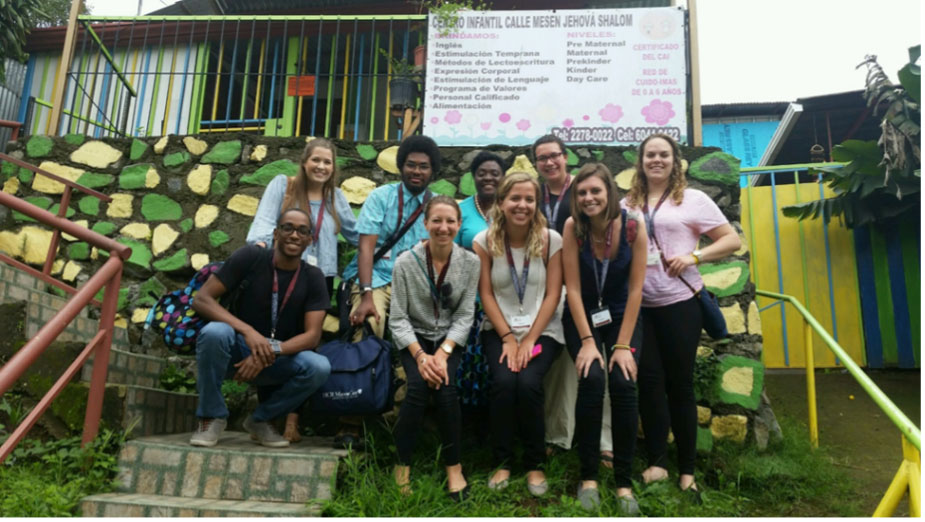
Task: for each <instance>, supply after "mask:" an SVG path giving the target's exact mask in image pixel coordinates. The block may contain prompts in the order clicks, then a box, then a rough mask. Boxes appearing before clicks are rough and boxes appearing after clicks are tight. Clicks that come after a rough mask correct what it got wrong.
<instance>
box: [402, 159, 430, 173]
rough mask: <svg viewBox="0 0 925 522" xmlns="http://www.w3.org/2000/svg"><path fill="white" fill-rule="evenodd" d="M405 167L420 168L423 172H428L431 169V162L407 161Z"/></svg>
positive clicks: (410, 168) (409, 168)
mask: <svg viewBox="0 0 925 522" xmlns="http://www.w3.org/2000/svg"><path fill="white" fill-rule="evenodd" d="M405 168H406V169H408V170H419V171H421V172H427V171H429V170H430V163H415V162H413V161H406V162H405Z"/></svg>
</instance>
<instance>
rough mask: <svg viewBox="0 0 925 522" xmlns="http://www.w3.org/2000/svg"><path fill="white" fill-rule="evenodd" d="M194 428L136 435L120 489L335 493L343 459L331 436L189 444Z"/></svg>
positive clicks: (289, 497) (251, 495)
mask: <svg viewBox="0 0 925 522" xmlns="http://www.w3.org/2000/svg"><path fill="white" fill-rule="evenodd" d="M190 435H191V431H190V432H187V433H177V434H174V435H161V436H153V437H143V438H139V439H135V440H131V441H129V442H127V443H126V445H125V446H124V447H123V448H122V453H121V454H120V455H119V468H120V471H119V476H118V482H119V484H120V487H119V489H120V491H121V492H125V493H137V494H145V495H163V496H179V497H183V498H201V499H221V500H248V501H266V502H283V503H305V502H308V501H310V500H326V499H330V498H331V494H332V491H333V489H334V485H335V480H336V478H337V463H338V459H339V458H340V457H342V456H344V455H346V454H347V452H346V451H345V450H335V449H332V448H331V442H332V440H331V439H330V438H326V437H308V438H305V439H303V440H302V442H299V443H297V444H293V445H292V446H290V447H288V448H278V449H274V448H265V447H263V446H260V445H258V444H257V443H255V442H253V441H251V440H250V436H249V435H248V434H246V433H243V432H234V431H226V432H225V433H224V434H223V435H222V438H221V439H220V440H219V443H218V445H216V446H215V447H212V448H200V447H194V446H190V445H189V438H190Z"/></svg>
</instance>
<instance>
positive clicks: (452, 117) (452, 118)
mask: <svg viewBox="0 0 925 522" xmlns="http://www.w3.org/2000/svg"><path fill="white" fill-rule="evenodd" d="M443 120H444V121H446V122H447V123H449V124H450V125H456V124H457V123H459V122H460V121H462V114H460V112H459V111H457V110H452V111H446V116H444V117H443Z"/></svg>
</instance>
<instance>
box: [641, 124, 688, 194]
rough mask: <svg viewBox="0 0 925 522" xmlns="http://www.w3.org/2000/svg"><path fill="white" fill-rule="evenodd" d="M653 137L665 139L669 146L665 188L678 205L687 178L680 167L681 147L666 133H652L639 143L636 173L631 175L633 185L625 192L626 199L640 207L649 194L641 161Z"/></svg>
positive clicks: (685, 186)
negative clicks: (670, 163) (668, 166)
mask: <svg viewBox="0 0 925 522" xmlns="http://www.w3.org/2000/svg"><path fill="white" fill-rule="evenodd" d="M655 138H661V139H663V140H665V141H666V142H667V143H668V146H669V147H671V155H672V165H671V174H669V175H668V188H667V189H666V190H667V191H668V194H669V195H670V196H671V200H672V201H674V204H675V205H680V204H681V202H682V201H684V189H686V188H687V178H686V177H685V176H684V170H683V169H682V168H681V147H679V146H678V142H676V141H675V140H674V138H672V137H671V136H669V135H667V134H652V135H650V136H649V137H647V138H646V139H644V140H642V143H640V144H639V152H638V154H637V156H636V174H635V175H634V176H633V185H632V187H630V191H629V192H628V193H627V194H626V201H627V203H629V206H631V207H633V208H642V207H643V206H644V205H645V204H646V198H647V197H648V196H649V184H648V182H647V180H646V174H645V172H644V171H643V170H642V161H643V157H644V156H645V151H646V144H647V143H649V142H650V141H651V140H653V139H655Z"/></svg>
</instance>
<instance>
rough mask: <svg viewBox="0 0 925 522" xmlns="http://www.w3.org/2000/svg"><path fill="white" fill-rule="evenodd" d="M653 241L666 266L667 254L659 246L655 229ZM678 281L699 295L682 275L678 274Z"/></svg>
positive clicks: (653, 228) (653, 230) (663, 264)
mask: <svg viewBox="0 0 925 522" xmlns="http://www.w3.org/2000/svg"><path fill="white" fill-rule="evenodd" d="M652 240H653V241H654V242H655V248H657V249H658V255H659V257H661V261H662V266H665V264H666V261H665V253H664V252H662V247H661V246H660V245H659V244H658V236H656V235H655V227H652ZM678 279H680V280H681V282H682V283H684V286H686V287H687V288H688V289H690V291H691V292H693V293H694V295H697V293H698V292H697V290H694V287H693V286H691V284H690V283H688V282H687V281H686V280H685V279H684V278H683V277H681V274H678Z"/></svg>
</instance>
